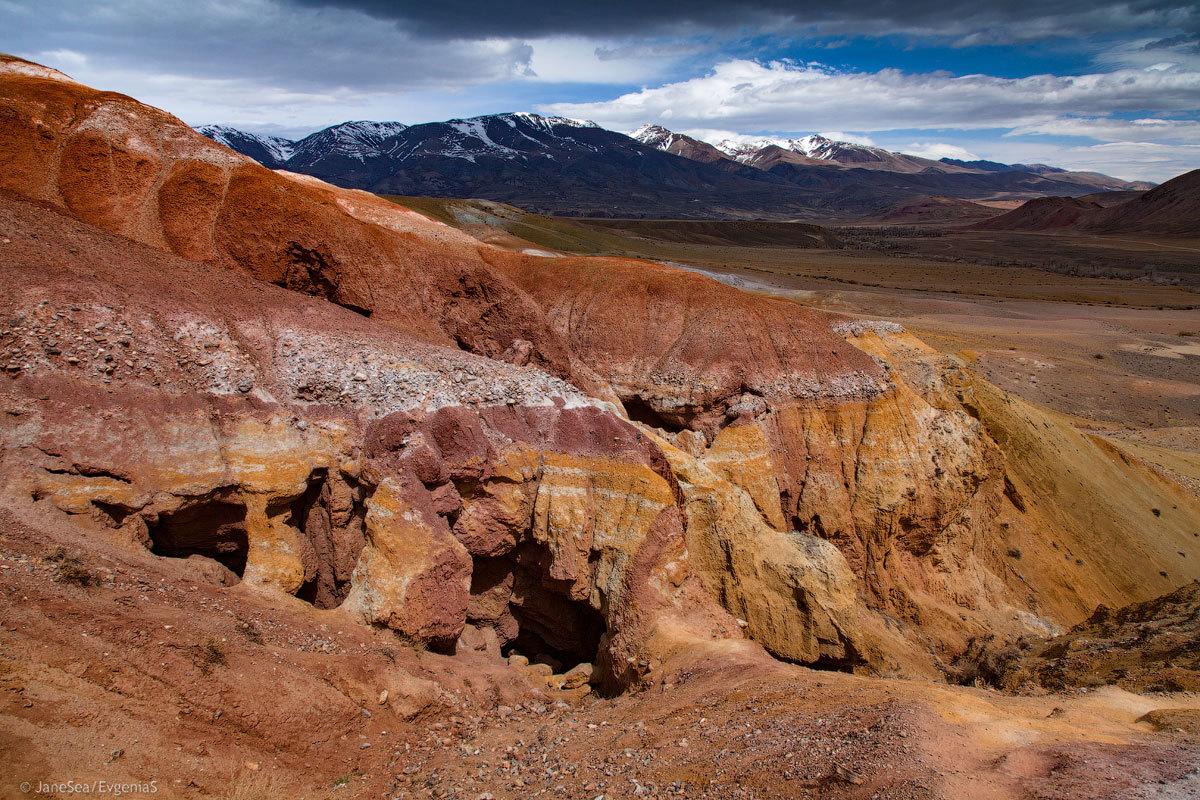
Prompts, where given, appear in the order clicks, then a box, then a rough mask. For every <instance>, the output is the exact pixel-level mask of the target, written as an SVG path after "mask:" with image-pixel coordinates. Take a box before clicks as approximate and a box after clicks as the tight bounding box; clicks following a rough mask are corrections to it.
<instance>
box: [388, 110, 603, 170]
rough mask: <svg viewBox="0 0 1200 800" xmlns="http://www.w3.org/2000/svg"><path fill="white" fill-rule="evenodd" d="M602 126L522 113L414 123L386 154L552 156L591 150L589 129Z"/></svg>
mask: <svg viewBox="0 0 1200 800" xmlns="http://www.w3.org/2000/svg"><path fill="white" fill-rule="evenodd" d="M602 130H603V128H601V127H600V126H599V125H597V124H596V123H594V122H587V121H585V120H575V119H567V118H566V117H543V116H540V115H538V114H529V113H524V112H514V113H506V114H489V115H487V116H482V117H470V118H468V119H451V120H447V121H446V122H428V123H425V124H423V125H414V126H413V127H411V128H409V129H408V130H407V131H406V132H405V134H404V135H403V136H401V137H398V138H397V139H396V140H395V141H394V142H393V143H392V147H391V148H390V149H389V150H388V155H389V157H391V158H392V159H393V160H394V161H396V162H404V161H407V160H409V159H411V158H413V157H414V156H437V157H442V158H461V159H463V160H465V161H470V162H471V163H476V161H477V160H478V159H487V158H499V159H520V158H528V157H530V156H531V155H532V156H534V157H552V155H551V151H556V150H561V149H563V148H564V147H565V148H566V149H579V148H583V149H585V150H589V151H592V150H594V146H593V145H590V144H588V143H587V140H588V139H589V138H590V136H591V132H595V131H602ZM605 132H606V133H609V132H608V131H605Z"/></svg>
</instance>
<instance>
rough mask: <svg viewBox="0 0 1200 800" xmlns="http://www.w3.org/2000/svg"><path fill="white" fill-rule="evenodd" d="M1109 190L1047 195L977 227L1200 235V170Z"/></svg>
mask: <svg viewBox="0 0 1200 800" xmlns="http://www.w3.org/2000/svg"><path fill="white" fill-rule="evenodd" d="M1120 194H1121V197H1120V198H1119V199H1120V202H1117V203H1112V202H1110V198H1108V197H1107V195H1106V194H1105V193H1101V194H1096V195H1087V196H1084V197H1042V198H1037V199H1034V200H1030V201H1029V202H1027V203H1025V204H1024V205H1022V206H1021V207H1019V208H1015V209H1013V210H1012V211H1010V212H1008V213H1007V214H1002V215H1000V216H998V217H995V218H993V219H989V220H985V221H983V222H979V223H976V224H974V225H971V226H970V228H971V229H973V230H992V231H1042V230H1051V229H1072V230H1081V231H1089V232H1093V233H1156V234H1166V235H1172V236H1200V170H1192V171H1191V172H1187V173H1184V174H1183V175H1180V176H1179V177H1177V178H1172V179H1171V180H1169V181H1167V182H1166V183H1164V184H1162V185H1161V186H1158V187H1156V188H1154V189H1151V190H1150V191H1148V192H1144V193H1140V192H1139V193H1124V192H1122V193H1120Z"/></svg>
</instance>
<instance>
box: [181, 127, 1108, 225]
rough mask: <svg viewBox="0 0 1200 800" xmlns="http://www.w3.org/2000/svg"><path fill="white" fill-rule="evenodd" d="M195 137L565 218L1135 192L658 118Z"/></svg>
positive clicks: (869, 210) (316, 171)
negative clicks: (714, 130)
mask: <svg viewBox="0 0 1200 800" xmlns="http://www.w3.org/2000/svg"><path fill="white" fill-rule="evenodd" d="M200 131H201V133H204V134H205V135H206V136H208V137H209V138H211V139H214V140H216V141H219V142H221V143H222V144H225V145H227V146H229V147H232V148H233V149H235V150H238V151H239V152H242V153H244V154H246V155H248V156H250V157H251V158H255V159H257V160H258V161H260V162H262V163H263V164H265V165H266V166H268V167H272V168H275V169H286V170H291V171H294V172H301V173H305V174H308V175H314V176H316V177H318V178H321V179H323V180H326V181H329V182H330V183H334V184H337V185H339V186H345V187H349V188H355V189H367V190H370V191H374V192H379V193H383V194H407V195H427V196H435V197H479V198H486V199H490V200H498V201H501V202H509V203H514V204H516V205H519V206H522V207H524V208H526V209H529V210H533V211H540V212H546V213H555V214H569V215H590V216H660V217H663V216H665V217H674V218H696V217H721V216H733V217H741V218H746V217H751V218H757V217H762V216H764V215H765V216H770V217H772V218H788V219H795V218H797V217H812V216H819V215H822V214H838V215H842V216H846V215H856V214H861V215H868V214H874V213H879V212H880V211H881V210H884V209H887V208H889V207H891V206H893V205H894V204H895V203H897V202H898V201H901V200H911V199H912V198H914V197H916V198H920V197H922V196H926V197H927V196H938V197H941V196H946V197H954V198H959V199H965V200H974V199H982V198H991V197H996V196H1004V197H1017V198H1028V197H1037V196H1042V195H1079V194H1087V193H1090V192H1094V191H1096V189H1097V188H1100V184H1098V183H1097V182H1096V181H1097V180H1099V179H1103V180H1104V181H1106V183H1104V184H1103V187H1102V188H1106V189H1119V188H1132V187H1126V186H1124V185H1122V184H1123V182H1121V181H1118V180H1116V179H1115V178H1107V177H1106V176H1095V175H1091V174H1084V173H1080V174H1076V173H1069V172H1061V171H1054V169H1053V168H1050V167H1038V168H1037V169H1034V168H1026V169H1022V168H1020V165H1017V166H1013V167H1011V168H1009V169H1007V170H1003V171H999V170H997V169H996V167H995V166H992V165H990V164H986V165H985V164H980V165H976V164H974V163H954V162H949V161H931V160H929V159H924V158H918V157H916V156H909V155H904V154H902V153H891V152H889V151H887V150H883V149H881V148H878V147H870V146H867V145H861V144H855V143H853V142H838V141H834V140H832V139H829V138H827V137H824V136H818V135H811V136H805V137H800V138H796V139H784V138H763V139H760V140H754V141H742V140H739V141H727V142H718V143H717V146H714V145H712V144H709V143H708V142H703V141H700V140H698V139H695V138H693V137H690V136H686V135H683V134H679V133H675V132H673V131H670V130H668V129H666V128H664V127H662V126H659V125H644V126H642V127H641V128H639V129H638V130H637V131H635V132H634V134H633V136H626V135H625V134H622V133H617V132H615V131H610V130H607V129H605V128H601V127H599V126H598V125H596V124H595V123H593V122H586V121H580V120H573V119H565V118H562V117H548V116H541V115H538V114H529V113H507V114H491V115H487V116H480V117H469V118H465V119H452V120H447V121H445V122H428V123H423V124H419V125H412V126H405V125H403V124H401V123H399V122H366V121H356V122H345V123H342V124H340V125H334V126H331V127H329V128H326V129H324V130H321V131H317V132H316V133H313V134H311V135H309V136H306V137H304V138H303V139H301V140H300V141H298V142H288V141H287V140H284V139H277V138H273V137H263V136H256V135H254V134H248V133H245V132H242V131H237V130H235V129H233V128H227V127H223V126H205V127H204V128H201V129H200ZM999 166H1002V165H999ZM1107 182H1111V183H1107Z"/></svg>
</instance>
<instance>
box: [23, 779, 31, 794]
mask: <svg viewBox="0 0 1200 800" xmlns="http://www.w3.org/2000/svg"><path fill="white" fill-rule="evenodd" d="M32 788H33V784H31V783H30V782H29V781H25V782H24V783H22V784H21V794H29V790H30V789H32Z"/></svg>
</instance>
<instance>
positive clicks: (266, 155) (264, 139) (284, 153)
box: [196, 125, 295, 169]
mask: <svg viewBox="0 0 1200 800" xmlns="http://www.w3.org/2000/svg"><path fill="white" fill-rule="evenodd" d="M196 130H197V131H199V132H200V133H202V134H204V135H205V136H207V137H208V138H209V139H212V140H213V141H214V142H217V143H219V144H223V145H225V146H226V147H228V148H230V149H231V150H236V151H238V152H239V153H241V154H242V155H245V156H249V157H250V158H253V159H254V160H255V161H257V162H259V163H260V164H265V165H266V166H268V167H271V168H272V169H275V168H277V167H279V166H282V164H283V162H285V161H287V160H288V159H289V158H291V157H292V148H293V146H294V144H295V143H294V142H292V141H291V140H290V139H282V138H280V137H278V136H261V135H259V134H257V133H247V132H246V131H240V130H238V129H237V128H230V127H229V126H227V125H201V126H199V127H198V128H196Z"/></svg>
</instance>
